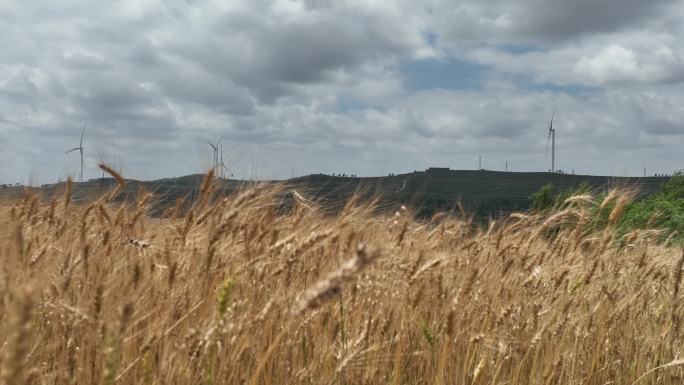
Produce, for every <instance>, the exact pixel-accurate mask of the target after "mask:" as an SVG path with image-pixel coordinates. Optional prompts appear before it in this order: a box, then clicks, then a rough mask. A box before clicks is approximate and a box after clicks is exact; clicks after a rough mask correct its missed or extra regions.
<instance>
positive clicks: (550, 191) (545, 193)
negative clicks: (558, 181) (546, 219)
mask: <svg viewBox="0 0 684 385" xmlns="http://www.w3.org/2000/svg"><path fill="white" fill-rule="evenodd" d="M556 198H557V197H556V194H555V192H554V188H553V183H548V184H545V185H544V186H542V187H541V188H540V189H539V190H538V191H537V192H535V193H534V194H532V196H530V208H531V209H532V210H536V211H545V210H549V209H551V208H553V206H554V203H555V202H556V200H557V199H556Z"/></svg>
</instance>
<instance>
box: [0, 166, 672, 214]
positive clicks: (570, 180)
mask: <svg viewBox="0 0 684 385" xmlns="http://www.w3.org/2000/svg"><path fill="white" fill-rule="evenodd" d="M203 178H204V175H201V174H195V175H188V176H183V177H179V178H166V179H159V180H155V181H136V180H130V181H128V183H127V185H126V188H125V190H124V192H123V194H122V197H121V198H120V199H125V198H126V197H131V196H134V195H135V194H136V193H137V191H138V190H139V189H141V188H142V189H144V190H146V191H150V192H153V193H154V197H155V198H154V200H153V202H154V209H153V214H159V213H161V212H162V211H163V209H164V208H167V207H169V206H171V205H173V204H174V203H175V202H176V200H177V199H180V198H189V199H190V200H192V199H193V198H194V197H195V196H196V195H197V193H198V190H199V187H200V186H201V183H202V180H203ZM668 179H669V178H668V177H607V176H590V175H569V174H558V173H548V172H500V171H485V170H482V171H477V170H450V169H448V168H430V169H428V170H426V171H419V172H413V173H408V174H400V175H394V176H387V177H358V178H357V177H340V176H331V175H323V174H314V175H308V176H304V177H300V178H293V179H289V180H286V181H266V182H261V183H274V184H275V183H284V184H285V185H287V186H288V188H289V189H294V190H296V191H298V192H299V193H300V194H302V195H303V196H305V197H307V198H308V199H311V200H314V201H317V202H319V203H320V204H321V205H322V206H324V207H325V208H327V209H328V210H330V211H333V212H334V211H336V210H337V209H339V208H340V207H342V205H343V204H344V202H345V201H346V200H347V199H348V198H349V197H351V196H352V195H353V194H355V193H357V194H361V196H362V197H364V198H365V199H371V198H377V199H378V208H379V209H380V210H396V209H397V207H398V206H399V205H401V204H404V205H407V206H411V207H413V208H414V209H415V210H417V212H418V213H420V214H421V215H430V214H431V213H433V212H434V211H436V210H448V209H452V208H454V207H455V206H456V204H457V203H459V202H460V203H461V204H462V206H463V207H464V208H465V209H466V210H468V211H470V212H473V213H476V214H477V215H478V216H480V217H486V216H491V215H498V214H501V213H508V212H512V211H520V210H527V209H528V208H529V197H530V195H532V194H533V193H534V192H536V191H537V190H539V188H541V187H542V186H544V185H545V184H547V183H553V184H554V186H555V187H556V188H557V189H558V190H567V189H573V188H574V187H577V186H579V185H580V184H581V183H583V182H584V183H586V184H589V185H591V186H592V187H593V188H594V189H595V190H597V191H600V190H605V189H608V188H611V187H628V188H632V189H636V190H637V191H639V193H640V195H641V196H644V195H649V194H652V193H655V192H657V191H659V190H660V187H661V186H662V184H663V183H664V182H665V181H667V180H668ZM255 183H256V182H252V181H242V180H217V181H216V184H217V187H218V189H219V191H220V192H221V193H223V194H230V193H233V192H235V191H237V190H239V189H242V188H245V187H247V186H249V185H253V184H255ZM114 184H115V181H114V180H113V179H111V178H104V179H93V180H90V181H88V182H83V183H75V184H74V186H75V187H74V194H73V196H74V201H75V202H77V203H78V202H87V201H89V200H91V199H93V198H95V197H97V196H99V195H100V194H102V193H103V192H105V191H107V190H108V189H110V188H112V186H114ZM63 189H64V183H58V184H52V185H45V186H42V187H41V188H38V189H34V190H36V191H39V192H40V193H41V194H42V195H43V196H45V197H50V196H53V195H55V194H61V193H62V191H63ZM23 191H24V189H23V188H17V187H9V188H5V189H0V198H9V197H20V196H21V195H22V194H23ZM286 191H287V190H286Z"/></svg>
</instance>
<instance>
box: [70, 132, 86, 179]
mask: <svg viewBox="0 0 684 385" xmlns="http://www.w3.org/2000/svg"><path fill="white" fill-rule="evenodd" d="M86 124H87V123H85V124H84V125H83V131H81V142H80V143H79V145H78V147H74V148H72V149H71V150H69V151H67V152H65V154H68V153H70V152H72V151H76V150H78V151H79V152H80V153H81V175H80V176H81V182H83V135H85V129H86Z"/></svg>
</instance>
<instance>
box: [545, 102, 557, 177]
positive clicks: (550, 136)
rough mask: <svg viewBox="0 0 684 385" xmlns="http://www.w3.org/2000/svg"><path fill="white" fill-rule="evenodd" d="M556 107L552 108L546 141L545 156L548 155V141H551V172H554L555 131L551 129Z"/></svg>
mask: <svg viewBox="0 0 684 385" xmlns="http://www.w3.org/2000/svg"><path fill="white" fill-rule="evenodd" d="M556 107H558V105H556V106H554V107H553V112H552V113H551V121H550V122H549V137H548V139H546V156H548V155H549V140H550V141H551V172H556V129H555V128H553V117H554V116H555V115H556Z"/></svg>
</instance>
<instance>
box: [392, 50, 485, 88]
mask: <svg viewBox="0 0 684 385" xmlns="http://www.w3.org/2000/svg"><path fill="white" fill-rule="evenodd" d="M398 69H399V71H401V73H402V74H403V75H404V76H405V78H406V81H405V85H406V87H407V88H408V89H410V90H430V89H446V90H479V89H480V88H481V78H482V76H483V75H484V74H485V72H486V71H487V70H489V66H485V65H481V64H474V63H469V62H467V61H464V60H460V59H456V58H449V59H442V60H439V59H429V60H409V61H405V62H403V63H401V64H400V65H399V67H398Z"/></svg>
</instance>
